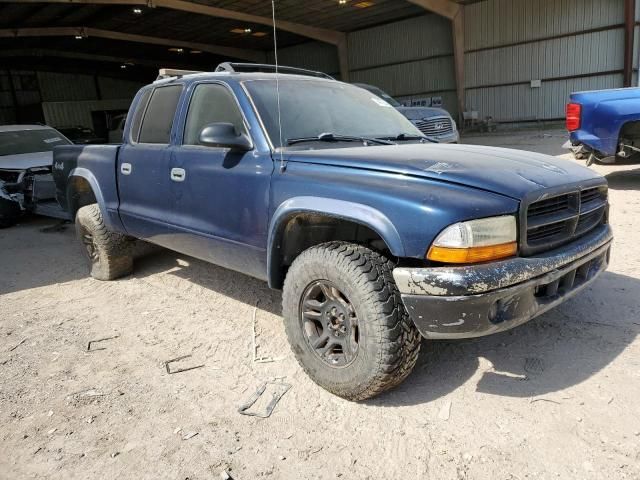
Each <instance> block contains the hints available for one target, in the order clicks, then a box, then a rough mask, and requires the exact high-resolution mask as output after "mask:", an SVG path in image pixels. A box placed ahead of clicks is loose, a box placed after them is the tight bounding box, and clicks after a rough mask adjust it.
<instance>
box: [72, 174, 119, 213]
mask: <svg viewBox="0 0 640 480" xmlns="http://www.w3.org/2000/svg"><path fill="white" fill-rule="evenodd" d="M66 197H67V208H68V211H69V213H70V214H71V216H72V218H75V216H76V213H77V212H78V210H80V208H82V207H85V206H87V205H91V204H92V203H97V204H98V208H100V213H101V214H102V218H103V219H104V221H105V223H107V222H108V219H109V216H108V215H107V212H106V211H105V205H104V198H103V196H102V191H101V190H100V187H99V186H98V182H97V180H96V178H95V176H94V175H93V174H92V173H91V172H90V171H89V170H87V169H85V168H74V169H73V170H72V171H71V172H69V176H68V180H67V192H66Z"/></svg>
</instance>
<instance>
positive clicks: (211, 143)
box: [199, 122, 253, 152]
mask: <svg viewBox="0 0 640 480" xmlns="http://www.w3.org/2000/svg"><path fill="white" fill-rule="evenodd" d="M199 142H200V145H205V146H207V147H219V148H230V149H231V150H238V151H241V152H248V151H249V150H252V149H253V144H252V143H251V140H250V139H249V137H248V136H247V135H245V134H244V133H241V134H240V135H238V134H237V132H236V127H234V126H233V124H231V123H224V122H219V123H210V124H209V125H207V126H205V127H204V128H203V129H202V130H201V131H200V137H199Z"/></svg>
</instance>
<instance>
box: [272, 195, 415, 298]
mask: <svg viewBox="0 0 640 480" xmlns="http://www.w3.org/2000/svg"><path fill="white" fill-rule="evenodd" d="M358 239H360V240H368V241H370V242H378V244H379V245H378V248H377V249H378V250H387V251H388V252H389V253H390V254H391V255H393V256H395V257H402V256H404V245H403V243H402V240H401V238H400V235H399V233H398V231H397V230H396V228H395V226H394V225H393V223H392V222H391V220H390V219H389V218H388V217H387V216H386V215H384V214H383V213H381V212H380V211H379V210H376V209H375V208H373V207H370V206H368V205H363V204H360V203H355V202H348V201H344V200H336V199H331V198H321V197H295V198H291V199H289V200H287V201H285V202H283V203H282V204H281V205H280V206H279V207H278V208H277V209H276V211H275V213H274V215H273V216H272V218H271V222H270V225H269V239H268V245H267V255H268V258H267V270H268V272H267V275H268V281H269V286H270V287H271V288H276V289H279V288H281V287H282V284H283V282H284V276H285V274H286V269H287V267H288V265H290V264H291V263H292V262H293V260H294V259H295V257H297V255H299V254H300V253H301V252H302V251H304V250H305V249H307V248H309V247H312V246H314V245H317V244H320V243H324V242H327V241H331V240H345V241H354V242H355V241H357V240H358ZM379 242H382V243H381V244H380V243H379Z"/></svg>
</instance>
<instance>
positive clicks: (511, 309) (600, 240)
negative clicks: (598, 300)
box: [393, 225, 613, 339]
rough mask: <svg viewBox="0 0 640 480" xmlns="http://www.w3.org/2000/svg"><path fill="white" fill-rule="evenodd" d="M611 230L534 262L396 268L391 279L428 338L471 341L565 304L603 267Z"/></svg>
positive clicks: (597, 232)
mask: <svg viewBox="0 0 640 480" xmlns="http://www.w3.org/2000/svg"><path fill="white" fill-rule="evenodd" d="M612 239H613V236H612V233H611V228H610V227H609V225H603V226H601V227H599V228H598V229H596V230H594V231H592V232H590V233H589V234H588V235H585V236H584V237H582V238H580V239H578V240H576V241H574V242H572V243H570V244H568V245H565V246H563V247H561V248H558V249H555V250H552V251H550V252H545V253H544V254H542V255H537V256H533V257H526V258H525V257H517V258H513V259H509V260H504V261H500V262H492V263H485V264H479V265H471V266H461V267H434V268H396V269H394V270H393V276H394V279H395V281H396V284H397V286H398V289H399V290H400V293H401V296H402V301H403V302H404V305H405V307H406V309H407V311H408V312H409V315H410V316H411V318H412V320H413V322H414V323H415V325H416V327H417V328H418V330H419V331H420V333H421V334H422V335H423V336H424V337H426V338H432V339H452V338H471V337H480V336H483V335H489V334H492V333H497V332H501V331H504V330H508V329H510V328H513V327H516V326H518V325H521V324H523V323H525V322H527V321H529V320H531V319H532V318H534V317H536V316H538V315H540V314H542V313H544V312H546V311H547V310H549V309H551V308H553V307H555V306H556V305H558V304H560V303H562V302H564V301H565V300H567V299H568V298H570V297H571V296H573V295H575V294H576V293H578V292H579V291H580V290H582V289H584V288H585V287H587V286H588V285H589V284H591V283H592V282H593V281H594V280H595V278H596V277H597V276H598V275H599V274H600V273H601V272H602V271H604V270H605V269H606V268H607V265H608V263H609V254H610V249H611V242H612Z"/></svg>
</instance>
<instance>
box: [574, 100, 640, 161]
mask: <svg viewBox="0 0 640 480" xmlns="http://www.w3.org/2000/svg"><path fill="white" fill-rule="evenodd" d="M566 121H567V130H568V131H569V145H567V146H568V147H570V148H571V149H572V150H573V153H574V154H575V156H576V158H578V159H587V164H588V165H591V164H592V163H593V162H601V163H614V162H615V161H616V158H630V157H633V156H637V155H638V154H639V153H640V88H619V89H613V90H594V91H589V92H577V93H572V94H571V97H570V100H569V103H568V104H567V117H566Z"/></svg>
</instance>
